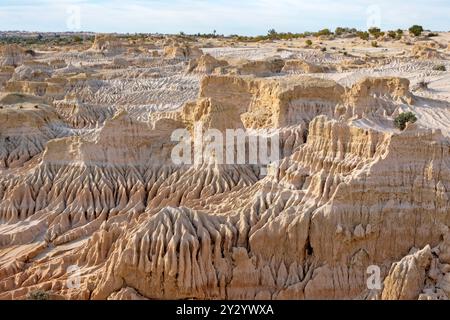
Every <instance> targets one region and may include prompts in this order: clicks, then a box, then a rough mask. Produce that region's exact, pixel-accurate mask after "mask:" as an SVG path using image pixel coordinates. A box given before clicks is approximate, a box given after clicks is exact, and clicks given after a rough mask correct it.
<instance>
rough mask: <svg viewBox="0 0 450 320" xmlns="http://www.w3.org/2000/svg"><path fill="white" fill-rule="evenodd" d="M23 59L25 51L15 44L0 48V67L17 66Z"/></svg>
mask: <svg viewBox="0 0 450 320" xmlns="http://www.w3.org/2000/svg"><path fill="white" fill-rule="evenodd" d="M24 59H25V50H24V49H23V48H21V47H20V46H18V45H15V44H6V45H2V46H0V66H14V67H16V66H19V65H20V64H21V63H22V62H23V61H24Z"/></svg>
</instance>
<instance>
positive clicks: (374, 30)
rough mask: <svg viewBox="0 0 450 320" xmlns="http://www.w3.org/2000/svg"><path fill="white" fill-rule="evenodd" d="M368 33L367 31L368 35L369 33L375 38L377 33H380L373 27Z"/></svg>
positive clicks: (379, 30) (378, 29)
mask: <svg viewBox="0 0 450 320" xmlns="http://www.w3.org/2000/svg"><path fill="white" fill-rule="evenodd" d="M368 31H369V33H370V34H371V35H373V36H375V35H377V34H378V33H380V32H381V29H380V28H376V27H373V28H370V29H369V30H368Z"/></svg>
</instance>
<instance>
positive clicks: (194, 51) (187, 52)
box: [164, 43, 203, 59]
mask: <svg viewBox="0 0 450 320" xmlns="http://www.w3.org/2000/svg"><path fill="white" fill-rule="evenodd" d="M202 54H203V52H202V50H200V49H199V48H197V47H191V46H188V45H186V44H178V43H176V44H175V45H173V46H167V47H164V57H165V58H167V59H196V58H199V57H201V55H202Z"/></svg>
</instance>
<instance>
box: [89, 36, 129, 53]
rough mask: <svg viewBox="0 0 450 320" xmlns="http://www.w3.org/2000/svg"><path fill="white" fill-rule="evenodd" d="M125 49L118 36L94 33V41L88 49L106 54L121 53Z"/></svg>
mask: <svg viewBox="0 0 450 320" xmlns="http://www.w3.org/2000/svg"><path fill="white" fill-rule="evenodd" d="M125 50H126V48H125V46H124V44H123V43H122V42H121V41H120V39H119V38H117V37H115V36H114V35H110V34H96V35H95V39H94V43H93V44H92V47H91V48H90V49H89V51H92V52H99V53H103V54H106V55H117V54H121V53H123V52H124V51H125Z"/></svg>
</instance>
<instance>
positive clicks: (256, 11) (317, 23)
mask: <svg viewBox="0 0 450 320" xmlns="http://www.w3.org/2000/svg"><path fill="white" fill-rule="evenodd" d="M374 24H375V25H379V26H380V27H381V28H382V29H394V28H395V29H397V28H408V27H409V26H411V25H412V24H421V25H423V26H424V27H425V28H426V29H431V30H435V31H449V30H450V0H408V1H402V0H379V1H367V0H317V1H314V0H249V1H245V0H172V1H171V0H165V1H163V0H150V1H144V0H122V1H118V0H110V1H106V0H35V1H32V0H0V30H27V31H69V30H71V31H78V30H83V31H96V32H131V33H132V32H160V33H178V32H180V31H184V32H186V33H197V32H202V33H204V32H212V31H213V30H214V29H215V30H217V32H218V33H221V34H234V33H237V34H247V35H257V34H265V33H267V30H268V29H270V28H274V29H275V30H277V31H279V32H282V31H284V32H287V31H291V32H303V31H315V30H318V29H322V28H325V27H328V28H330V29H334V28H336V27H337V26H349V27H356V28H358V29H367V26H368V25H374Z"/></svg>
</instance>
